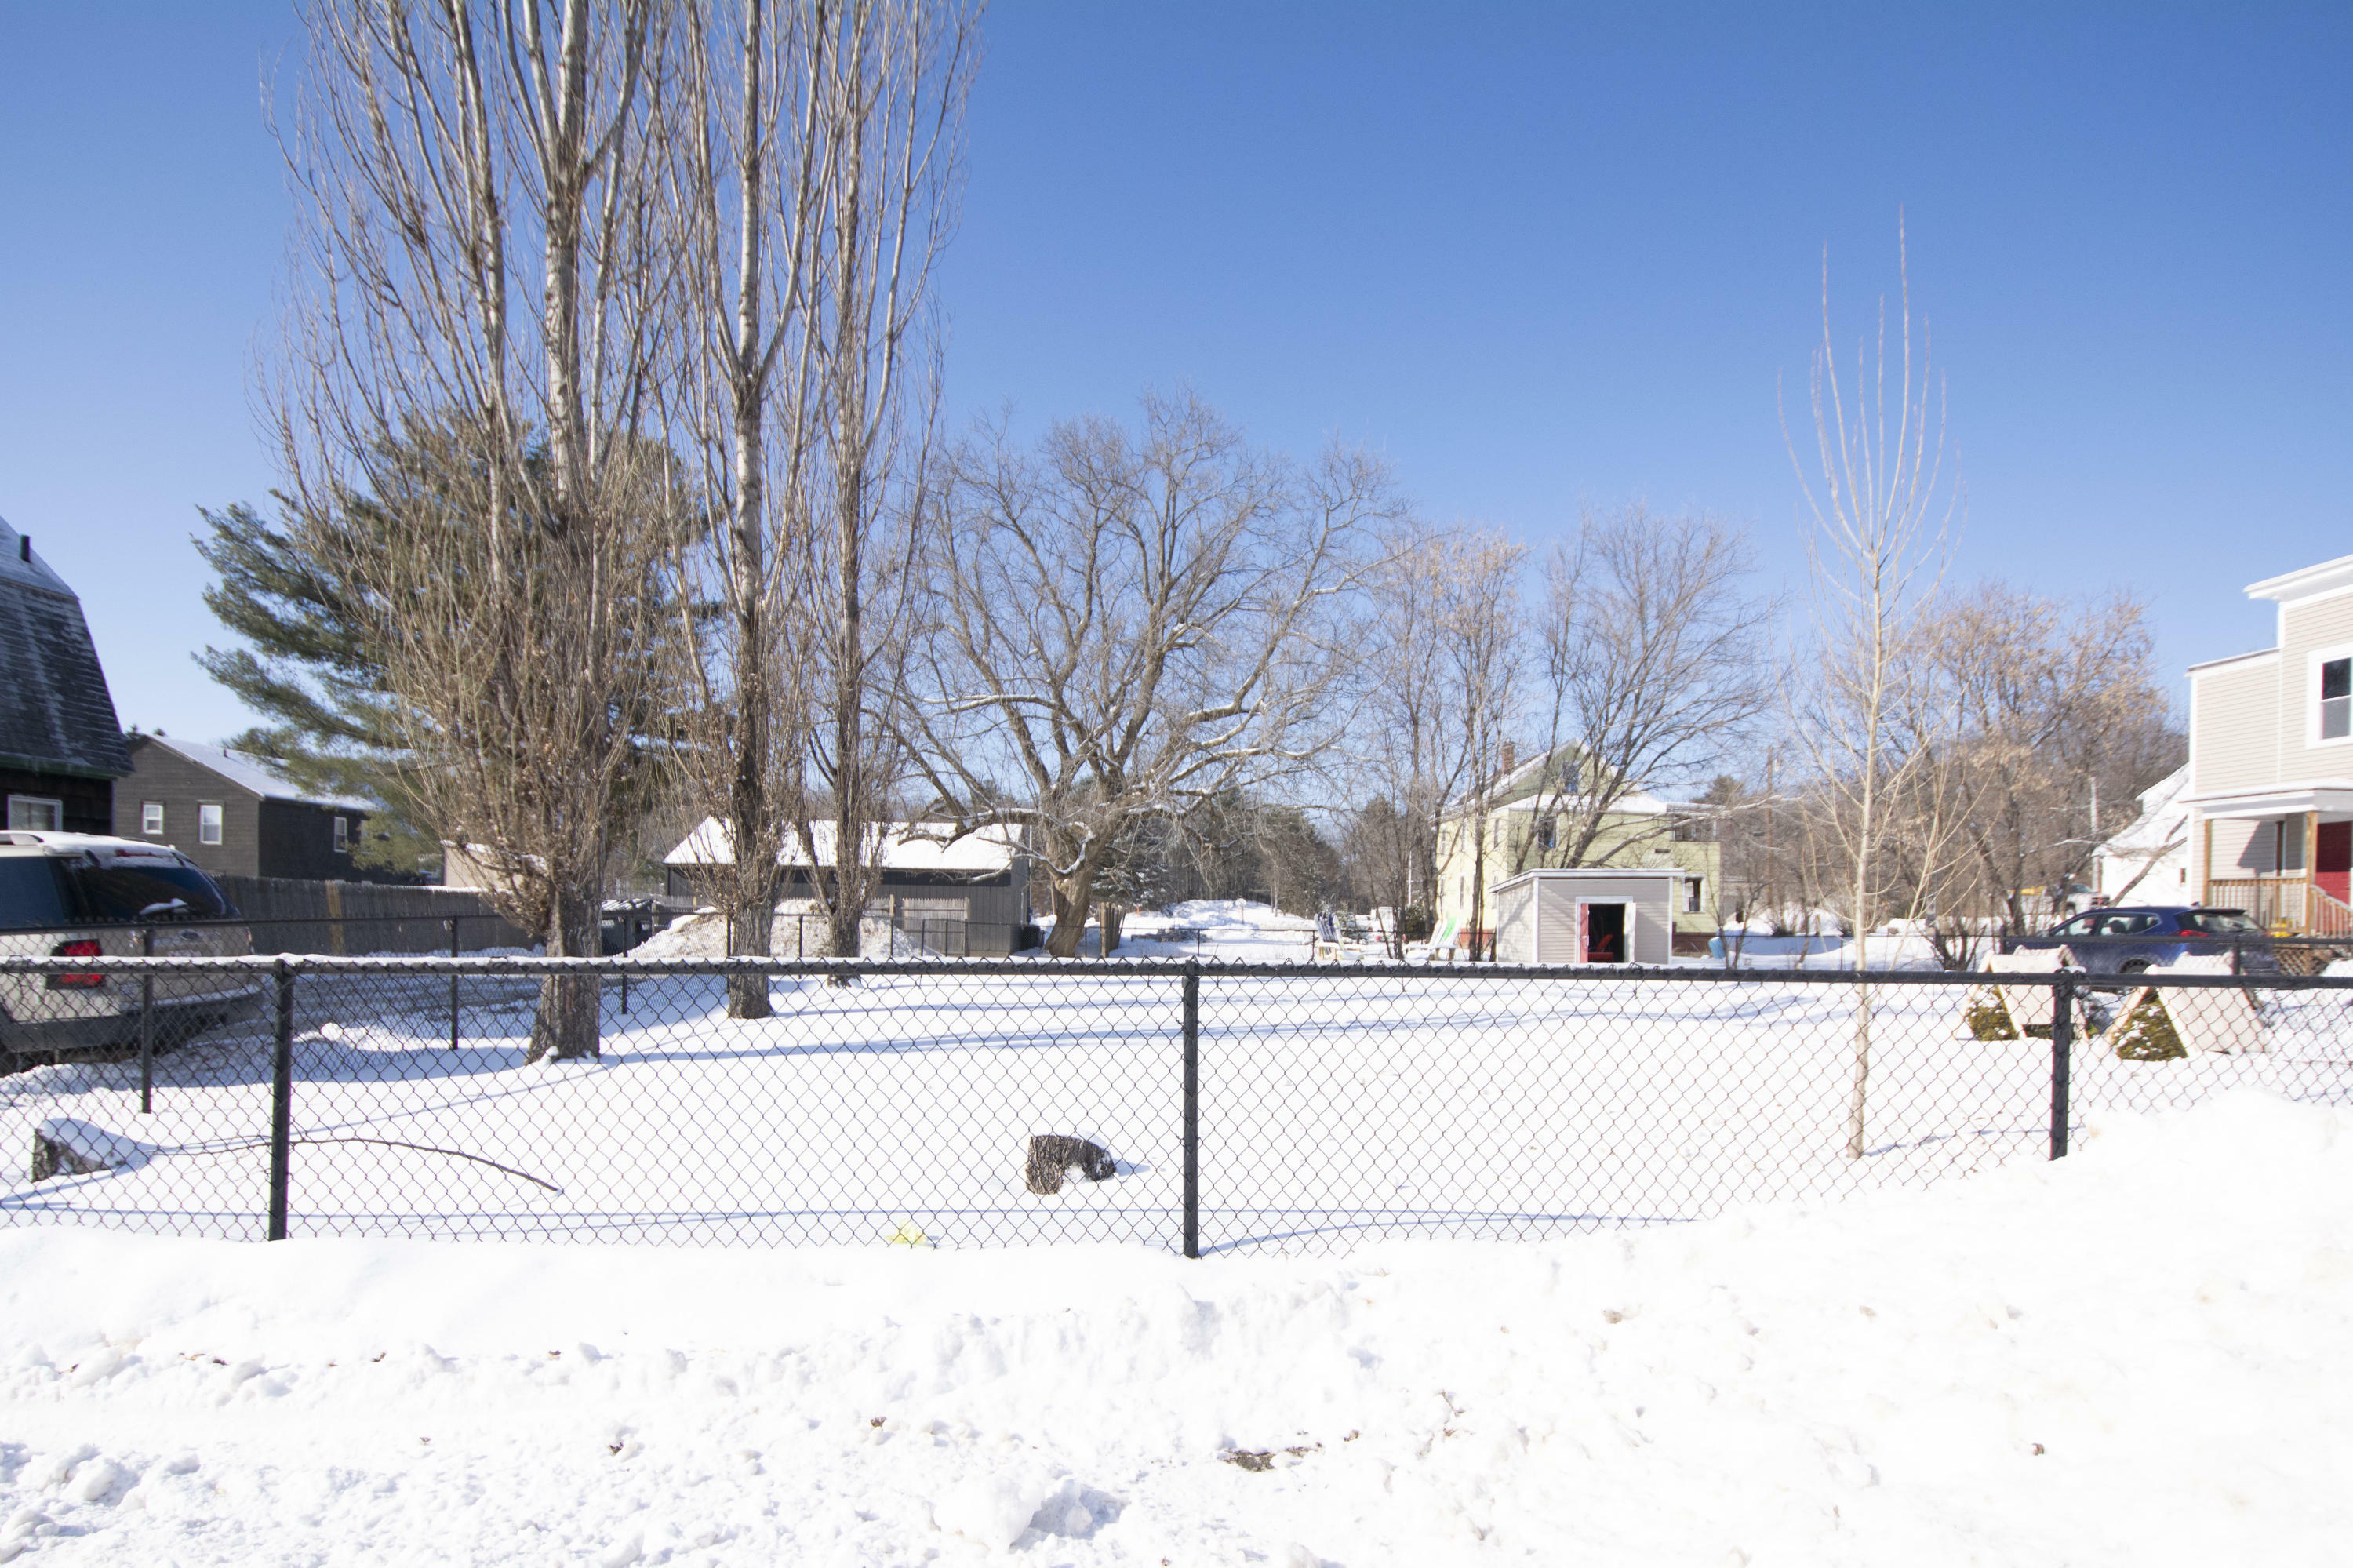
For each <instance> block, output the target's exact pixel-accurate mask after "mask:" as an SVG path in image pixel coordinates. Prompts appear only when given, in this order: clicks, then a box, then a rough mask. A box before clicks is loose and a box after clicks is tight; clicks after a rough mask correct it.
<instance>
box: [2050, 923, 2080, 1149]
mask: <svg viewBox="0 0 2353 1568" xmlns="http://www.w3.org/2000/svg"><path fill="white" fill-rule="evenodd" d="M2074 1044H2075V977H2074V975H2073V972H2071V971H2069V970H2067V969H2062V970H2060V971H2059V978H2058V979H2057V980H2052V982H2051V1158H2052V1159H2053V1160H2062V1159H2064V1158H2065V1157H2066V1154H2067V1068H2068V1065H2069V1064H2068V1056H2069V1054H2070V1053H2071V1052H2072V1051H2073V1048H2074Z"/></svg>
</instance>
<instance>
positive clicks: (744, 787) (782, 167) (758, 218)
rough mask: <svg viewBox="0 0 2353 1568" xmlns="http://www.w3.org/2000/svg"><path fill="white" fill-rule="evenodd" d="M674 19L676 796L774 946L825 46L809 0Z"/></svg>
mask: <svg viewBox="0 0 2353 1568" xmlns="http://www.w3.org/2000/svg"><path fill="white" fill-rule="evenodd" d="M681 23H682V25H681V27H680V28H679V29H678V35H677V38H678V51H679V60H678V65H677V69H676V70H675V72H674V77H675V83H676V85H675V88H674V90H673V92H672V96H671V106H672V112H671V114H670V115H669V116H668V117H667V124H666V127H665V128H666V130H667V132H668V134H667V136H666V137H665V140H664V151H665V152H666V153H667V154H668V157H667V160H666V164H665V171H666V176H667V177H666V182H665V190H666V194H667V197H668V210H667V212H666V215H665V216H666V217H667V220H668V223H669V226H670V236H671V238H672V243H673V245H674V247H675V251H676V255H677V257H678V259H679V274H680V275H679V280H678V286H677V288H676V289H675V290H674V291H673V293H672V296H671V298H672V301H673V304H674V308H675V309H676V311H677V313H678V319H679V331H678V334H677V335H678V343H679V347H680V354H681V362H682V363H681V367H680V370H681V373H680V374H678V375H677V376H673V377H670V379H669V381H668V383H667V384H666V385H665V387H663V391H664V392H665V394H666V395H667V397H668V398H669V407H670V419H671V421H672V424H673V427H674V428H675V429H677V431H678V432H679V438H680V444H681V447H683V448H684V449H686V450H689V451H691V452H692V453H694V454H695V455H696V458H697V460H698V461H699V463H700V471H699V473H698V474H697V479H698V482H699V486H700V490H701V493H702V495H703V496H704V497H705V498H706V501H707V504H708V506H709V508H710V510H711V512H712V514H713V518H714V521H715V524H716V525H715V526H714V527H712V529H711V531H710V532H709V533H708V534H707V535H702V536H699V537H697V538H695V539H693V540H691V541H681V558H680V561H679V573H680V576H681V580H682V581H684V582H685V583H687V584H689V585H691V589H692V591H691V592H690V593H686V594H682V595H681V598H680V613H681V618H682V620H681V629H680V635H679V644H680V646H681V648H682V649H687V650H691V651H692V652H693V654H694V656H693V657H691V658H690V659H688V660H687V661H685V670H684V677H683V678H684V680H685V683H686V684H687V688H688V693H689V697H688V701H687V703H686V705H685V706H684V710H683V713H682V715H681V729H682V732H683V733H682V734H681V742H682V744H681V747H679V757H680V761H681V776H682V777H681V783H682V785H683V790H684V793H685V795H686V796H687V798H688V799H689V800H691V801H692V802H693V804H694V805H695V806H696V807H697V808H698V810H699V811H700V813H701V814H702V815H703V816H706V817H710V818H712V819H715V820H717V821H720V822H722V823H723V824H724V831H725V837H726V841H727V848H728V851H729V853H728V854H727V856H726V858H725V860H724V862H723V863H719V864H716V865H712V866H710V867H708V868H706V869H705V871H704V873H703V875H704V877H705V878H706V880H707V882H708V883H709V884H710V885H708V886H706V887H704V888H703V889H702V892H703V894H704V895H705V896H707V897H711V898H712V899H713V900H714V901H715V902H716V903H717V904H718V905H719V906H721V907H722V908H723V909H724V910H725V912H726V915H727V931H728V937H729V950H730V951H731V952H733V953H753V954H761V955H765V954H766V953H767V952H768V951H769V949H770V945H771V935H772V927H773V924H774V920H775V912H776V898H777V895H778V894H779V892H780V891H781V888H782V885H783V878H784V869H783V851H784V848H785V845H786V842H787V841H788V840H789V838H790V837H791V835H792V832H793V824H794V823H795V822H796V821H802V820H805V819H806V818H807V816H808V815H809V810H808V805H807V800H806V793H807V751H808V747H807V730H808V723H807V713H806V707H807V701H806V691H805V688H804V686H803V684H802V682H801V679H800V672H799V671H797V669H795V668H793V667H791V665H790V664H789V663H788V662H787V659H786V648H787V635H786V634H787V630H788V628H789V627H790V625H791V622H792V619H793V613H794V596H793V589H794V588H796V587H797V585H798V582H799V577H798V568H799V567H801V565H802V564H803V563H805V561H806V559H807V554H808V540H807V524H808V509H809V508H808V496H807V467H808V457H809V447H810V440H811V429H812V426H813V424H814V422H815V420H816V419H817V418H818V416H819V408H818V397H817V389H816V388H815V387H813V386H812V384H811V383H812V373H813V369H814V366H815V360H816V355H815V352H814V344H815V334H814V331H813V329H812V326H811V323H810V314H811V313H810V309H809V300H808V291H809V276H810V272H811V270H812V268H813V265H814V263H813V258H812V251H813V250H814V249H815V248H816V246H817V242H818V232H817V231H818V217H819V213H820V211H821V208H822V205H823V199H824V194H825V193H824V189H823V176H824V174H825V172H826V165H825V164H824V163H823V161H822V160H821V159H820V158H819V156H818V146H819V143H820V140H821V136H820V130H821V127H820V125H819V123H818V113H817V111H818V93H817V90H816V84H815V77H816V74H817V69H818V65H817V62H818V48H817V45H818V36H817V33H816V30H815V26H814V23H813V18H812V17H811V16H810V15H809V13H808V7H807V5H806V4H803V3H800V0H784V3H783V4H781V5H779V4H776V3H775V0H685V4H684V10H683V15H682V16H681ZM714 612H715V613H714ZM768 1008H769V1004H768V982H767V977H765V975H740V976H731V977H730V978H729V980H728V1011H729V1012H730V1013H731V1014H732V1015H733V1016H735V1017H739V1018H762V1017H765V1016H767V1013H768Z"/></svg>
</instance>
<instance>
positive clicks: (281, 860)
mask: <svg viewBox="0 0 2353 1568" xmlns="http://www.w3.org/2000/svg"><path fill="white" fill-rule="evenodd" d="M150 800H156V801H160V802H162V803H163V807H164V832H163V833H162V835H161V836H160V837H159V836H157V835H154V834H150V833H143V832H140V822H141V821H142V812H143V810H144V807H145V805H146V803H147V802H148V801H150ZM206 803H215V804H217V805H219V806H220V808H221V842H219V843H217V844H207V843H200V842H197V839H198V832H199V821H198V817H197V814H196V808H197V807H199V806H201V805H205V804H206ZM337 817H343V818H344V819H346V820H347V821H349V822H350V823H351V836H350V837H349V838H348V839H347V840H346V841H345V842H347V843H349V844H350V845H351V846H352V847H353V848H354V849H356V848H358V847H359V842H360V835H361V834H362V833H363V832H364V831H365V830H366V826H367V818H366V814H365V813H364V812H361V811H355V810H349V809H345V808H337V807H330V806H314V805H311V804H310V803H308V802H306V801H301V800H265V799H263V798H261V797H259V796H257V795H255V794H254V793H253V792H252V791H251V790H249V789H246V788H245V786H243V785H242V784H234V783H231V782H230V781H229V780H227V779H224V778H222V777H221V776H220V775H219V774H217V773H215V772H214V771H213V770H212V769H211V768H206V767H205V766H204V765H203V764H202V763H199V762H191V761H189V760H188V759H187V758H185V757H182V756H181V755H180V754H179V753H178V752H176V751H174V750H173V749H172V748H171V747H170V746H169V745H158V744H156V742H155V741H154V739H153V737H151V736H143V735H134V736H131V777H129V778H128V779H123V780H122V782H121V785H120V786H118V787H117V788H116V789H115V791H114V822H113V826H112V827H111V828H96V829H92V830H90V831H92V832H114V833H118V834H120V835H121V836H122V837H123V838H126V839H145V840H147V841H148V842H155V843H167V844H172V845H174V846H175V847H177V848H178V849H179V851H180V852H181V853H184V854H185V855H186V856H187V857H188V858H189V859H190V860H193V861H195V863H197V864H198V865H200V866H202V867H204V868H205V870H206V871H208V872H210V873H211V874H213V875H215V876H276V877H297V878H301V879H302V880H305V881H313V882H327V881H345V882H378V881H383V882H405V881H406V880H408V879H407V878H406V877H404V876H402V875H401V874H399V873H398V872H396V871H388V870H368V869H364V868H361V867H358V866H354V865H353V863H352V857H351V856H350V855H349V854H337V853H335V836H334V835H335V827H334V820H335V819H336V818H337Z"/></svg>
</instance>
